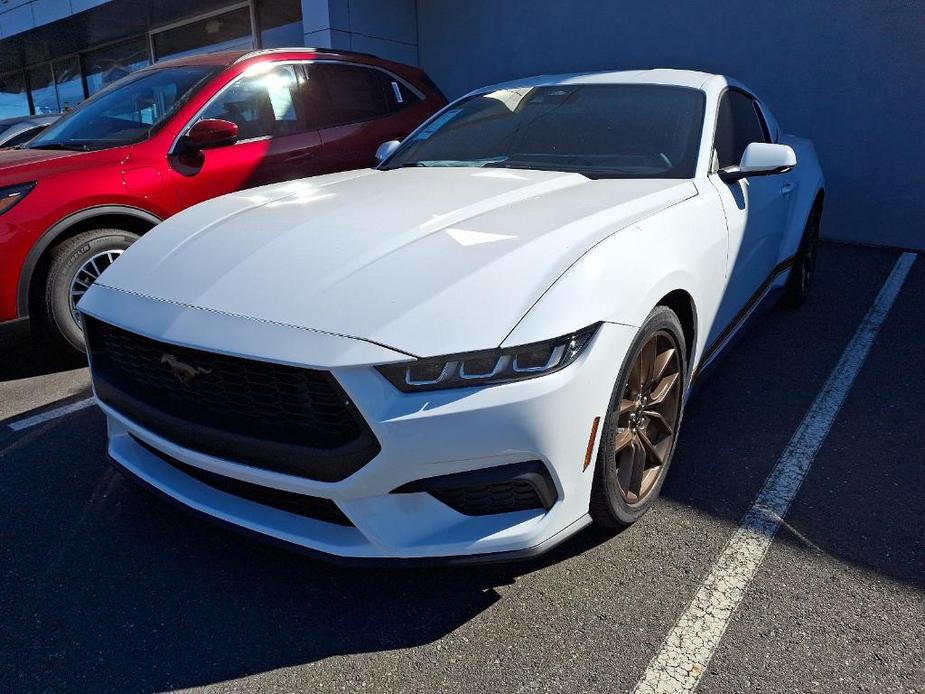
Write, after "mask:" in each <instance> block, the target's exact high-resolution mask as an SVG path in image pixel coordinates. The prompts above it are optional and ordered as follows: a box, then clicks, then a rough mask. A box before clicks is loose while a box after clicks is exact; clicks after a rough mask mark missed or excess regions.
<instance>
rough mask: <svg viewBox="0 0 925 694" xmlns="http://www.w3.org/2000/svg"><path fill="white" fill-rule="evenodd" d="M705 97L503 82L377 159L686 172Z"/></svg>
mask: <svg viewBox="0 0 925 694" xmlns="http://www.w3.org/2000/svg"><path fill="white" fill-rule="evenodd" d="M704 102H705V97H704V94H703V92H701V91H699V90H696V89H685V88H682V87H672V86H662V85H648V84H646V85H627V84H603V85H602V84H587V85H565V86H554V87H533V88H522V89H502V90H498V91H495V92H492V93H490V94H481V95H477V96H472V97H469V98H467V99H464V100H461V101H457V102H455V103H453V104H451V105H450V106H448V107H447V108H446V109H444V110H443V111H441V112H440V113H439V114H438V115H437V116H435V117H434V118H433V119H431V120H430V121H429V122H428V123H427V124H425V126H424V127H423V128H421V129H419V130H418V131H417V132H416V133H414V134H413V135H411V137H410V138H409V139H408V140H406V141H405V144H403V145H402V147H401V148H400V149H399V150H398V153H397V154H396V155H395V156H394V157H393V158H392V159H389V160H388V163H387V166H386V167H385V168H395V167H398V166H486V167H503V168H515V169H540V170H546V171H575V172H578V173H582V174H585V175H586V176H589V177H592V178H691V177H693V175H694V171H695V169H696V162H697V151H698V146H699V140H700V132H701V127H702V124H703V109H704Z"/></svg>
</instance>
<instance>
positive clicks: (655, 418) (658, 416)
mask: <svg viewBox="0 0 925 694" xmlns="http://www.w3.org/2000/svg"><path fill="white" fill-rule="evenodd" d="M642 414H643V415H644V416H646V417H648V419H649V421H650V422H652V424H654V425H655V426H657V427H658V428H659V429H661V430H662V433H663V434H665V435H666V436H671V435H672V434H674V428H673V427H672V426H671V424H669V423H668V420H667V419H665V416H664V415H663V414H662V413H661V412H656V411H655V410H645V411H644V412H643V413H642Z"/></svg>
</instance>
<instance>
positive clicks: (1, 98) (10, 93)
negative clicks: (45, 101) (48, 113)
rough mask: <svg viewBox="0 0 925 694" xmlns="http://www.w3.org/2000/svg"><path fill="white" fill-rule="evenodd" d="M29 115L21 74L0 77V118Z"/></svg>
mask: <svg viewBox="0 0 925 694" xmlns="http://www.w3.org/2000/svg"><path fill="white" fill-rule="evenodd" d="M27 115H29V97H28V95H27V94H26V83H25V79H23V74H22V73H21V72H9V73H7V74H5V75H0V118H13V117H15V116H27Z"/></svg>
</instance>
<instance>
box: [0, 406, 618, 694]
mask: <svg viewBox="0 0 925 694" xmlns="http://www.w3.org/2000/svg"><path fill="white" fill-rule="evenodd" d="M74 419H77V420H80V422H81V423H82V424H83V426H82V427H81V428H82V430H83V431H84V432H85V433H84V434H83V435H82V436H81V445H82V450H83V451H84V455H81V456H80V458H79V459H78V460H75V459H74V458H71V462H72V463H74V467H73V468H71V466H50V467H48V468H47V469H44V470H39V469H34V468H33V469H32V470H21V469H20V466H15V467H16V470H17V471H16V474H15V475H14V479H12V480H11V483H12V484H15V485H17V487H18V488H19V489H20V491H21V492H22V494H21V495H19V496H17V497H15V498H13V499H10V500H9V506H8V508H7V512H6V514H0V515H5V516H6V517H7V518H9V517H14V518H17V519H18V522H19V523H20V525H21V527H20V528H19V529H18V530H17V531H16V532H15V533H13V531H12V530H11V529H10V528H8V527H6V528H3V534H4V536H7V537H10V538H11V542H10V543H8V544H7V549H6V552H9V555H8V556H10V557H15V558H16V562H15V567H14V566H13V565H12V564H10V565H9V566H7V568H6V569H5V570H4V573H6V572H11V571H15V573H16V576H17V577H18V580H17V581H16V583H17V584H18V582H19V581H22V580H24V578H25V577H28V578H27V584H28V590H26V591H20V592H19V593H18V595H17V597H16V599H15V601H14V607H15V609H13V610H11V611H10V619H9V621H8V622H7V623H6V629H5V631H6V637H3V636H0V641H2V640H3V639H4V638H11V639H12V640H14V642H13V643H9V644H7V645H6V646H5V647H4V648H2V649H0V650H2V651H3V652H4V653H6V654H7V656H6V657H7V658H10V661H11V664H12V665H13V667H15V668H16V669H17V671H18V673H19V678H17V677H13V676H12V674H13V673H9V676H5V677H4V681H5V682H7V683H9V682H11V681H12V682H14V684H15V683H16V682H28V686H26V687H24V688H23V690H22V691H45V690H60V689H62V688H66V689H79V690H82V691H97V692H104V691H138V692H155V691H164V690H172V689H174V688H185V687H195V686H200V685H207V684H212V683H216V682H222V681H227V680H229V679H236V678H240V677H245V676H248V675H252V674H257V673H262V672H267V671H271V670H274V669H278V668H283V667H289V666H293V665H303V664H309V663H312V662H316V661H319V660H322V659H325V658H330V657H332V656H337V655H347V654H361V653H368V652H374V651H391V650H398V649H405V648H411V647H415V646H421V645H423V644H428V643H432V642H434V641H436V640H438V639H440V638H442V637H444V636H446V635H447V634H449V633H451V632H453V631H455V630H456V629H458V628H459V627H460V626H461V625H463V624H465V623H466V622H468V621H470V620H472V619H473V618H475V617H476V616H478V615H479V614H481V613H482V612H484V611H485V610H487V609H489V608H490V607H491V606H492V605H494V604H495V603H496V602H498V600H500V595H499V593H498V590H497V589H498V588H499V587H501V586H506V585H510V584H513V583H514V582H515V581H517V580H518V578H519V577H521V576H525V575H527V574H530V573H532V572H535V571H540V570H542V569H544V568H545V567H547V566H550V565H551V564H556V563H559V562H562V561H566V560H568V559H570V558H572V557H574V556H576V555H580V554H583V553H585V552H587V551H588V550H590V549H592V548H594V547H596V546H597V545H599V544H601V543H603V542H606V541H608V540H609V539H611V538H612V537H613V533H611V532H606V531H600V530H596V529H590V530H589V531H586V532H582V533H579V534H578V535H577V536H575V537H573V538H571V539H570V540H568V541H566V542H565V543H563V544H562V545H559V546H558V547H556V548H554V549H553V550H551V551H550V552H549V553H547V554H545V555H543V556H542V557H539V558H537V559H534V560H530V561H525V562H517V563H510V564H497V565H476V566H465V567H455V568H427V569H421V568H414V569H411V568H409V569H373V568H368V569H364V568H356V567H349V568H348V567H340V566H335V565H330V564H327V563H324V562H322V561H319V560H317V559H314V558H311V557H308V556H304V555H300V554H297V553H293V552H291V551H287V550H285V549H281V548H278V547H275V546H273V545H270V544H267V543H264V542H261V541H259V540H255V539H252V538H250V537H249V536H246V535H241V534H239V533H236V532H232V531H230V530H228V529H226V528H220V527H216V526H213V525H211V524H209V523H205V522H203V521H202V519H201V518H200V517H199V516H194V515H192V514H189V513H183V512H181V511H178V510H177V508H176V507H175V506H174V505H172V504H169V503H167V502H165V501H163V500H161V499H159V498H158V497H156V496H154V495H152V494H151V493H150V492H149V491H148V490H146V489H144V488H142V487H141V486H139V485H137V484H136V483H135V482H134V481H133V480H131V479H129V478H128V477H127V476H125V475H124V474H123V473H121V472H119V471H118V470H117V469H116V468H115V467H113V466H112V465H110V464H108V463H106V462H104V461H103V458H104V457H105V456H104V455H103V451H104V450H105V439H104V435H103V432H102V431H100V429H101V428H102V427H100V426H99V425H101V424H102V419H103V418H102V415H101V413H99V412H98V411H95V410H90V411H85V412H82V413H80V414H78V415H75V416H74ZM89 432H92V433H89ZM30 435H31V436H32V439H31V440H30V441H29V442H27V445H28V447H29V450H30V455H34V456H36V457H37V459H39V460H48V459H53V458H54V457H55V454H56V451H57V447H58V445H60V444H58V443H57V442H56V441H55V440H54V437H47V436H45V435H44V434H43V432H41V431H38V430H36V431H34V433H31V434H30ZM69 445H72V444H69ZM3 450H4V449H3V443H2V441H0V458H2V457H3ZM18 450H19V451H22V450H24V447H19V448H18ZM4 496H5V495H4ZM27 499H32V501H28V500H27ZM35 499H41V506H42V509H41V510H39V509H37V508H36V505H35V503H34V500H35ZM22 526H28V531H26V530H24V529H23V527H22ZM7 578H9V575H7ZM4 660H6V658H0V674H2V672H3V665H2V663H3V661H4ZM14 689H16V687H15V686H14Z"/></svg>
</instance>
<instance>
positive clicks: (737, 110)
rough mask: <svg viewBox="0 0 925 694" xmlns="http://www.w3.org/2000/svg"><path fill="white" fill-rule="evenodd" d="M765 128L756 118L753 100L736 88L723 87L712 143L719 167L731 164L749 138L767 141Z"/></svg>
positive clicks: (740, 153)
mask: <svg viewBox="0 0 925 694" xmlns="http://www.w3.org/2000/svg"><path fill="white" fill-rule="evenodd" d="M766 133H767V131H766V126H765V125H764V123H763V122H762V121H761V120H759V117H758V111H757V107H756V105H755V103H754V100H753V99H752V98H751V97H749V96H746V95H745V94H743V93H742V92H737V91H731V90H730V91H727V92H726V93H725V94H723V98H722V100H721V101H720V104H719V113H718V114H717V119H716V136H715V138H714V146H715V147H716V155H717V158H718V159H719V165H720V168H722V167H725V166H735V165H737V164H738V163H739V162H740V161H741V160H742V154H743V153H744V152H745V148H746V147H747V146H748V145H749V144H751V143H752V142H767V139H768V138H767V134H766Z"/></svg>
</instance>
